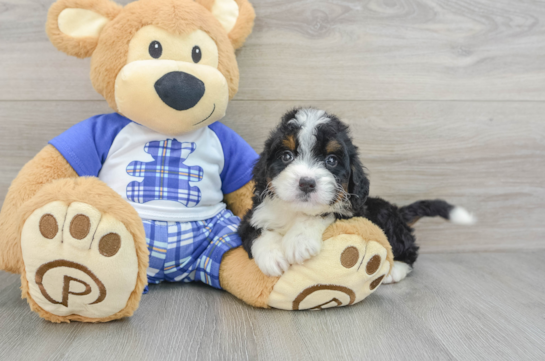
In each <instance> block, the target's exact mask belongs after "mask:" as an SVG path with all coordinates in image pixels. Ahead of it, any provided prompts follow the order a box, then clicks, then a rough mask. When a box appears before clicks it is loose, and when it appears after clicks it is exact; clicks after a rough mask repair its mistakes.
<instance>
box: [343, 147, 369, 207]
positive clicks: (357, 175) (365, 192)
mask: <svg viewBox="0 0 545 361" xmlns="http://www.w3.org/2000/svg"><path fill="white" fill-rule="evenodd" d="M348 193H349V194H350V203H351V204H352V211H353V212H354V215H355V216H363V215H365V201H366V200H367V197H368V196H369V179H368V178H367V176H366V174H365V171H364V170H363V166H362V165H361V162H360V160H359V159H358V158H357V156H354V157H353V158H352V160H351V162H350V179H349V181H348Z"/></svg>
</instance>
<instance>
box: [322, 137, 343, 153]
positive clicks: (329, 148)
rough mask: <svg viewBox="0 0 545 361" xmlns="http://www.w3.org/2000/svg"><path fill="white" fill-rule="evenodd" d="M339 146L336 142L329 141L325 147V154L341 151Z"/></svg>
mask: <svg viewBox="0 0 545 361" xmlns="http://www.w3.org/2000/svg"><path fill="white" fill-rule="evenodd" d="M341 148H342V147H341V144H340V143H339V142H338V141H336V140H330V141H329V143H327V146H326V147H325V150H326V152H328V153H333V152H336V151H338V150H339V149H341Z"/></svg>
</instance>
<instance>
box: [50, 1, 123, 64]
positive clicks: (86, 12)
mask: <svg viewBox="0 0 545 361" xmlns="http://www.w3.org/2000/svg"><path fill="white" fill-rule="evenodd" d="M121 9H122V7H121V6H119V5H117V4H116V3H114V2H111V1H109V0H58V1H57V2H55V3H54V4H53V5H52V6H51V7H50V8H49V13H48V14H47V23H46V32H47V35H48V36H49V40H50V41H51V43H53V45H55V47H56V48H57V49H59V50H60V51H62V52H65V53H66V54H68V55H72V56H76V57H78V58H86V57H89V56H91V55H92V54H93V51H94V50H95V48H96V46H97V44H98V38H99V35H100V32H101V31H102V29H103V28H104V25H106V24H107V23H108V22H110V21H111V20H113V19H114V18H115V17H116V16H117V15H118V14H119V13H120V12H121Z"/></svg>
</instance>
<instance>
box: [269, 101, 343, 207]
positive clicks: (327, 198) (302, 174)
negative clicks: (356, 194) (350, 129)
mask: <svg viewBox="0 0 545 361" xmlns="http://www.w3.org/2000/svg"><path fill="white" fill-rule="evenodd" d="M329 121H330V119H329V118H327V116H326V114H325V112H324V111H323V110H317V109H301V110H299V111H298V112H297V113H296V114H295V118H294V119H292V120H291V121H290V123H292V124H295V125H297V126H299V127H300V130H299V133H298V134H297V140H298V144H299V146H298V148H297V155H296V158H295V160H294V161H293V162H292V163H291V164H290V165H288V166H287V167H286V169H284V170H283V171H282V172H281V173H280V174H279V175H278V176H277V177H275V178H274V179H273V180H272V186H273V187H274V190H275V193H276V195H277V196H278V197H279V198H280V199H282V200H283V201H286V202H290V203H295V207H297V208H298V209H299V210H302V211H306V212H310V213H319V212H325V211H327V210H328V209H329V207H330V204H331V203H332V202H333V201H334V200H335V198H336V197H337V192H336V189H337V182H336V180H335V177H334V176H333V174H332V173H331V172H330V171H329V170H328V169H327V168H326V166H325V164H324V162H323V161H320V160H318V159H317V158H316V156H315V155H314V154H313V149H314V147H315V145H316V133H317V131H318V127H319V126H320V125H322V124H325V123H327V122H329ZM301 178H310V179H313V180H314V181H315V182H316V186H315V190H314V191H313V192H311V193H305V192H303V191H302V190H301V189H300V187H299V182H300V180H301Z"/></svg>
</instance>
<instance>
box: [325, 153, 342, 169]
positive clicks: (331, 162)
mask: <svg viewBox="0 0 545 361" xmlns="http://www.w3.org/2000/svg"><path fill="white" fill-rule="evenodd" d="M337 163H339V161H338V160H337V157H335V156H334V155H328V156H327V158H326V159H325V164H326V165H327V166H328V167H331V168H333V167H336V166H337Z"/></svg>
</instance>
